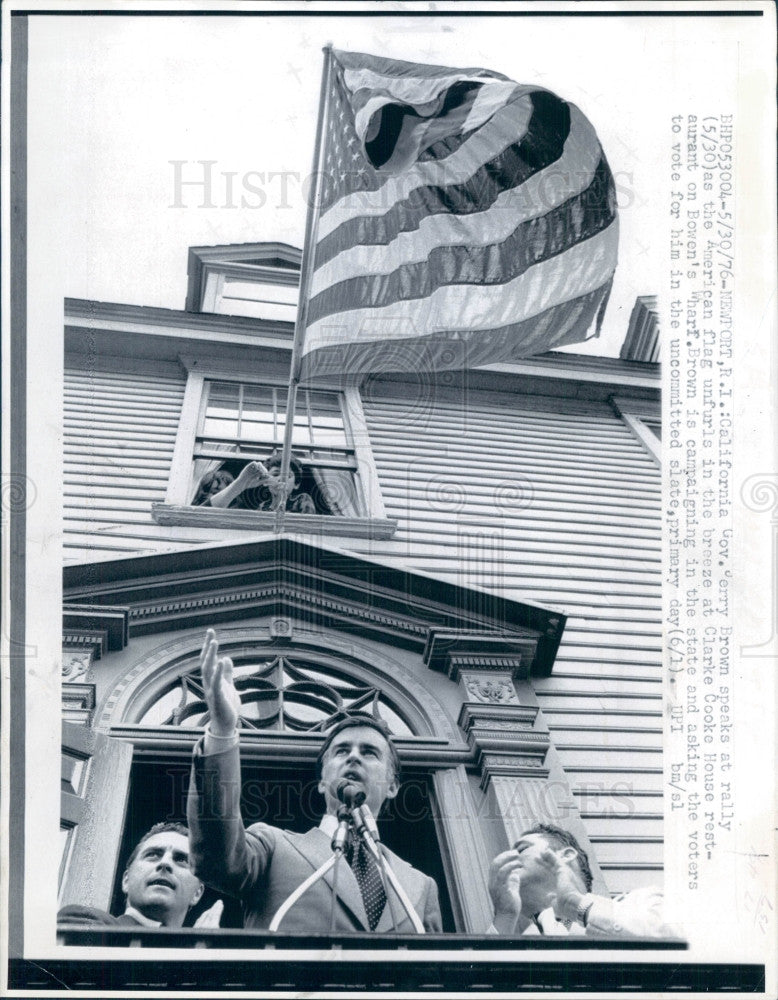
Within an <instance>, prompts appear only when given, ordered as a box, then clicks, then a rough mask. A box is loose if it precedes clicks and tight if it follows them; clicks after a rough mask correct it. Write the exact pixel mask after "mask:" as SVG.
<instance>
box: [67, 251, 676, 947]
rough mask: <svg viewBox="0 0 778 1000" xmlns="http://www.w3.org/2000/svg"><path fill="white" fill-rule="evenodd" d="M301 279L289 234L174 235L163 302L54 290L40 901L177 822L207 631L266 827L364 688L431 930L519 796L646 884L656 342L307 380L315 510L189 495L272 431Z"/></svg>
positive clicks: (653, 776)
mask: <svg viewBox="0 0 778 1000" xmlns="http://www.w3.org/2000/svg"><path fill="white" fill-rule="evenodd" d="M298 273H299V252H298V251H296V250H294V249H293V248H291V247H287V246H284V245H277V244H257V245H253V246H248V247H224V248H210V249H206V248H200V249H196V250H193V251H191V252H190V269H189V294H188V298H187V308H186V310H185V311H173V310H164V309H156V308H155V309H148V308H143V307H136V306H123V305H113V304H102V303H96V302H88V301H82V300H68V302H67V303H66V331H65V352H66V356H65V443H64V449H65V455H64V457H65V481H64V530H65V541H64V546H65V549H64V551H65V567H64V599H65V609H64V625H63V629H64V632H63V713H64V718H65V720H66V721H65V726H64V732H65V736H64V738H63V822H62V867H61V872H62V885H61V894H60V895H61V902H62V903H69V902H80V903H91V904H92V905H97V906H110V905H111V903H112V901H113V902H114V903H115V895H116V885H115V883H116V876H117V866H121V864H122V863H123V860H124V859H125V858H126V852H127V850H128V848H129V847H130V846H131V845H132V841H133V839H134V838H136V837H137V835H138V834H139V833H142V832H143V831H144V830H145V829H146V828H148V826H150V825H151V824H152V823H153V822H156V821H158V820H160V819H165V818H180V817H181V816H182V814H183V813H182V797H183V794H184V791H185V785H186V768H187V760H188V757H189V755H190V753H191V747H192V745H193V744H194V741H195V740H196V738H197V736H198V734H199V732H200V731H201V727H202V722H203V720H202V713H203V706H202V702H201V700H200V699H199V696H198V686H197V672H196V667H197V652H198V649H199V646H200V643H201V641H202V635H203V631H204V628H205V627H206V626H208V625H214V626H215V627H217V628H218V630H219V633H220V636H221V638H222V642H223V644H224V646H225V648H227V649H228V650H230V652H231V654H232V655H233V658H234V659H235V661H236V664H239V666H240V670H239V673H240V676H241V678H242V681H241V683H242V687H241V692H242V698H243V702H244V705H245V714H244V717H243V719H244V721H243V726H244V735H243V740H242V745H243V753H244V768H245V775H248V776H249V778H250V779H251V780H250V781H249V780H244V783H245V784H247V785H248V787H249V793H247V794H248V795H249V798H250V799H251V801H249V800H247V799H246V797H245V795H244V810H245V811H246V813H247V818H252V817H253V818H264V819H268V818H270V819H271V821H272V820H273V819H276V821H279V822H281V823H282V825H283V821H284V819H285V817H284V810H286V811H287V812H289V808H290V807H289V795H288V794H286V797H285V798H284V794H283V789H284V788H286V789H289V788H296V789H298V790H299V789H303V788H307V787H308V786H309V784H310V765H311V763H312V761H313V760H314V758H315V755H316V750H317V747H318V746H319V745H320V742H321V738H322V737H321V726H322V724H323V722H324V721H325V720H326V719H327V718H329V717H331V716H332V715H333V714H335V713H337V712H338V711H342V710H348V708H349V707H351V708H355V707H356V708H362V709H365V708H366V707H369V709H370V710H371V711H375V712H377V713H378V714H380V715H381V716H382V717H383V718H384V719H385V720H386V721H387V723H388V724H389V725H390V727H391V728H392V729H393V731H394V732H395V733H396V735H397V740H398V745H399V747H400V754H401V759H402V762H403V766H404V769H405V771H406V774H407V779H406V780H407V782H408V788H409V792H408V796H407V797H406V799H405V800H403V799H402V798H400V800H399V802H398V806H397V808H396V810H395V812H394V814H393V815H392V816H391V817H388V818H387V827H388V830H389V832H388V834H387V839H388V840H389V841H390V842H391V840H392V838H393V837H394V842H395V844H396V845H397V846H398V849H399V850H400V853H405V855H406V856H408V853H409V847H408V845H409V844H411V842H414V843H416V844H417V845H418V844H421V845H423V846H421V847H419V846H416V847H413V848H412V849H411V854H412V856H411V857H409V860H412V861H413V862H414V863H416V864H417V866H419V867H422V868H425V869H426V870H428V871H429V873H430V874H432V875H433V876H435V877H436V878H437V879H438V881H439V883H442V886H443V889H444V891H443V896H444V904H445V905H444V911H445V914H446V920H447V927H448V929H449V930H454V929H457V930H460V931H468V932H472V933H477V932H479V931H481V930H483V928H484V927H485V926H486V924H488V918H489V915H490V914H489V904H488V895H487V891H486V869H487V867H488V862H489V860H490V859H491V857H492V856H493V855H494V854H495V853H497V852H498V851H499V850H502V849H504V848H505V847H507V846H508V844H509V843H510V841H511V838H512V837H515V835H516V834H518V833H519V832H521V829H523V828H525V827H526V826H527V825H530V824H531V823H532V822H534V821H536V820H541V821H546V822H555V823H558V824H560V825H562V826H566V827H568V828H570V829H571V830H573V832H574V833H576V835H577V836H579V839H580V840H581V841H582V843H584V844H585V845H586V846H587V847H588V849H589V850H590V856H591V857H592V861H593V868H594V870H595V876H596V880H597V881H596V885H597V887H598V888H599V889H600V890H601V891H606V890H607V891H610V892H614V893H615V892H621V891H625V890H629V889H632V888H636V887H638V886H642V885H649V884H661V877H662V708H661V706H662V702H661V670H660V666H661V541H660V523H661V521H660V518H661V507H660V504H661V499H660V498H661V480H660V470H659V418H660V404H659V370H658V365H657V363H656V362H655V361H641V360H626V359H623V358H622V359H612V358H598V357H593V356H583V355H574V354H569V353H552V354H547V355H543V356H540V357H536V358H531V359H527V361H526V362H523V363H521V364H515V365H504V366H491V367H489V368H487V369H480V370H477V371H470V372H468V371H453V372H444V373H437V374H434V373H425V372H421V373H419V372H413V373H411V372H409V373H407V374H397V373H383V374H382V373H376V374H375V375H372V376H370V377H369V378H367V379H365V380H364V381H363V383H362V384H361V385H358V386H357V385H349V386H346V387H342V386H340V387H336V386H332V387H329V388H328V387H324V388H322V389H320V390H317V391H316V392H311V393H308V394H306V393H303V394H302V398H301V402H300V404H299V405H298V418H299V423H300V428H299V433H297V432H296V437H295V454H296V455H297V456H298V457H299V458H300V460H301V462H302V464H303V466H304V469H305V474H306V476H307V477H308V479H307V480H306V481H307V482H308V484H309V486H310V489H311V490H312V491H313V492H316V495H317V497H318V499H317V500H316V503H317V509H316V513H309V514H287V515H286V516H285V520H284V530H283V532H282V534H280V535H278V534H276V533H275V532H274V515H273V514H272V513H270V512H267V511H263V510H233V509H230V510H226V511H219V510H215V509H210V508H205V507H200V506H195V505H193V502H192V501H193V499H194V497H195V494H196V490H197V483H198V479H202V476H203V475H204V474H205V472H206V471H207V470H208V469H209V468H213V467H217V466H222V467H223V466H224V465H225V463H226V464H227V465H229V463H232V468H236V467H238V466H239V465H240V463H241V462H242V461H245V458H246V456H251V455H252V454H259V455H266V454H267V453H268V450H269V449H270V448H271V447H272V446H273V443H274V442H277V441H278V440H279V416H280V414H281V413H282V412H283V401H284V392H285V390H284V387H285V382H286V379H287V377H288V370H289V355H290V349H291V341H292V321H293V315H294V303H295V300H296V288H297V279H298ZM645 308H647V307H646V305H645V303H643V305H642V306H641V309H643V310H645ZM654 346H655V345H654ZM651 349H652V351H653V350H654V347H652V348H651ZM652 356H653V355H652ZM236 428H237V429H236ZM242 442H244V443H242ZM245 442H248V443H247V444H246V443H245ZM245 775H244V778H245ZM306 782H307V784H306ZM252 790H253V791H252ZM109 791H110V794H108V793H109ZM252 795H253V798H251V796H252ZM279 796H280V797H279ZM302 798H305V796H302ZM271 799H272V800H273V802H274V803H275V804H274V805H273V807H272V809H273V810H275V811H274V812H272V815H271V814H270V813H268V812H267V809H269V808H270V806H269V805H268V802H269V801H270V800H271ZM282 799H283V803H285V804H282ZM306 809H307V811H308V812H310V813H313V812H315V810H316V804H315V803H314V802H312V803H311V804H310V807H306V808H303V807H300V808H299V809H292V813H293V815H291V814H290V815H289V816H287V817H286V822H288V823H289V824H290V825H294V824H295V823H300V824H302V823H304V822H307V823H308V824H310V822H311V817H310V816H308V815H307V814H306V815H303V813H304V812H306ZM263 810H265V811H264V812H263ZM411 823H414V824H416V825H415V826H413V827H410V826H409V824H411ZM411 830H413V835H411ZM392 831H394V832H392ZM96 841H99V842H100V849H99V852H98V855H97V860H96V861H95V862H94V863H93V865H92V867H91V868H90V869H89V872H88V874H86V873H85V871H84V867H83V864H82V859H83V858H84V857H85V856H86V855H85V853H84V852H86V851H94V845H95V842H96ZM414 852H415V853H414ZM474 858H477V859H481V863H480V864H473V859H474ZM119 874H120V872H119Z"/></svg>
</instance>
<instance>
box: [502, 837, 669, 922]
mask: <svg viewBox="0 0 778 1000" xmlns="http://www.w3.org/2000/svg"><path fill="white" fill-rule="evenodd" d="M592 881H593V879H592V871H591V868H590V867H589V858H588V856H587V854H586V851H584V849H583V848H582V847H581V845H580V844H579V843H578V841H577V840H576V839H575V837H574V836H573V835H572V833H569V832H568V831H567V830H563V829H562V828H561V827H558V826H552V825H551V824H547V823H538V824H537V825H536V826H533V827H531V828H530V829H529V830H527V831H526V832H525V833H523V834H522V835H521V836H520V837H519V839H518V840H517V841H516V843H515V844H514V845H513V847H512V848H511V849H510V850H509V851H503V852H502V853H501V854H498V855H497V857H496V858H495V859H494V861H492V865H491V868H490V871H489V892H490V894H491V897H492V904H493V905H494V920H493V921H492V926H491V927H490V928H489V931H490V932H491V933H497V934H514V935H515V934H524V933H540V934H549V935H563V934H569V933H574V934H575V933H578V934H581V933H583V934H586V935H588V936H604V937H675V936H676V935H677V933H678V932H677V930H676V929H675V928H673V927H672V926H670V925H669V924H667V923H665V920H664V917H663V912H662V911H663V898H662V893H661V892H660V891H659V890H658V889H654V888H649V889H636V890H635V891H633V892H630V893H627V894H625V895H623V896H620V897H617V898H616V899H610V898H608V897H606V896H597V895H593V894H592V892H591V888H592Z"/></svg>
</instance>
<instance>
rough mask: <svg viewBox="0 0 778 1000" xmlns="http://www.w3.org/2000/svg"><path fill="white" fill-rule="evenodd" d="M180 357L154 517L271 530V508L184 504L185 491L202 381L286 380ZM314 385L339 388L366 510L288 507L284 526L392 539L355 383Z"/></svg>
mask: <svg viewBox="0 0 778 1000" xmlns="http://www.w3.org/2000/svg"><path fill="white" fill-rule="evenodd" d="M179 360H180V362H181V364H182V365H183V366H184V368H185V369H186V371H187V381H186V387H185V389H184V399H183V402H182V405H181V416H180V419H179V423H178V431H177V433H176V441H175V446H174V449H173V459H172V462H171V465H170V473H169V477H168V485H167V491H166V494H165V500H164V503H155V504H152V516H153V518H154V520H155V521H156V522H157V523H158V524H163V525H186V526H192V527H212V528H228V529H236V528H237V529H246V530H253V531H258V530H259V531H267V530H274V526H275V524H276V515H275V513H274V512H272V511H247V510H235V509H227V510H217V509H214V508H205V507H192V506H190V504H189V503H188V499H189V497H188V491H189V484H190V480H191V471H192V461H193V457H194V452H195V447H196V439H197V429H198V424H199V421H200V415H201V412H202V407H203V404H204V399H205V390H206V384H207V383H209V382H240V383H243V384H244V385H246V384H256V385H262V386H275V387H279V388H281V387H286V386H287V385H288V382H287V381H285V380H284V379H282V378H280V377H279V376H278V375H276V374H275V373H269V374H268V375H267V376H266V377H265V378H264V379H263V380H262V381H256V382H251V381H247V378H246V373H245V372H238V371H236V370H235V369H234V368H221V367H219V366H218V365H215V364H213V365H201V363H200V362H199V361H196V360H194V359H191V358H185V357H181V358H179ZM316 389H320V391H328V392H337V393H338V394H339V396H340V398H341V405H342V413H343V420H344V425H345V427H346V434H347V437H348V438H349V439H350V445H349V447H350V448H352V449H353V452H354V459H355V461H356V469H355V470H354V475H355V479H356V487H357V490H358V492H359V496H360V499H361V502H362V505H363V509H364V510H365V512H366V514H365V515H364V516H360V517H341V516H339V515H336V514H295V513H291V512H289V511H287V512H285V513H284V519H283V530H284V531H285V532H290V531H294V532H314V533H317V534H326V535H345V536H349V537H354V536H356V537H363V538H391V537H392V535H393V534H394V532H395V531H396V529H397V521H396V520H394V519H391V518H388V517H387V516H386V509H385V507H384V503H383V499H382V497H381V489H380V485H379V481H378V470H377V468H376V464H375V460H374V458H373V452H372V447H371V444H370V437H369V434H368V430H367V424H366V422H365V416H364V411H363V409H362V400H361V398H360V394H359V390H358V389H357V388H356V387H354V386H349V387H346V388H343V389H341V388H338V389H332V388H329V387H327V386H321V387H318V386H317V387H316Z"/></svg>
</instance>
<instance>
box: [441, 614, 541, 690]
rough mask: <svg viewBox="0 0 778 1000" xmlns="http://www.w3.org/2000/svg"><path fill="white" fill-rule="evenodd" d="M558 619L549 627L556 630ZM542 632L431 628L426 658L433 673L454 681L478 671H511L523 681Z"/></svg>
mask: <svg viewBox="0 0 778 1000" xmlns="http://www.w3.org/2000/svg"><path fill="white" fill-rule="evenodd" d="M558 624H559V622H558V619H553V622H552V621H549V623H548V626H547V628H555V627H556V626H557V625H558ZM539 637H540V633H539V632H535V633H533V632H531V631H530V630H529V629H516V630H515V634H511V635H505V634H501V633H497V632H487V631H483V632H476V631H472V630H467V629H449V630H444V629H436V628H431V629H430V630H429V634H428V636H427V644H426V646H425V649H424V653H423V654H422V655H423V658H424V662H425V664H426V665H427V666H428V667H429V668H430V669H431V670H440V671H442V672H443V673H445V674H446V675H447V676H448V677H450V678H451V680H454V681H456V680H459V679H460V676H461V672H462V671H463V670H465V669H466V670H467V671H468V672H469V673H472V672H473V671H478V670H495V669H496V670H502V671H510V674H511V676H513V677H515V678H517V679H523V678H524V677H525V676H526V675H527V673H528V672H529V665H530V664H531V663H532V661H533V660H534V659H535V656H536V653H537V645H538V639H539Z"/></svg>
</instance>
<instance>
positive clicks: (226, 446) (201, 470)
mask: <svg viewBox="0 0 778 1000" xmlns="http://www.w3.org/2000/svg"><path fill="white" fill-rule="evenodd" d="M208 447H209V448H212V449H213V450H214V451H230V452H236V451H237V450H238V446H237V445H236V444H230V443H229V442H227V441H224V442H222V443H218V442H215V443H213V444H209V445H208ZM223 465H224V462H223V461H220V460H219V459H218V458H196V459H195V460H194V463H193V465H192V480H191V482H190V484H189V500H188V501H187V503H190V504H192V503H194V500H195V497H196V496H197V491H198V490H199V489H200V483H201V482H202V479H203V476H207V475H208V473H209V472H216V470H217V469H220V468H221V467H222V466H223Z"/></svg>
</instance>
